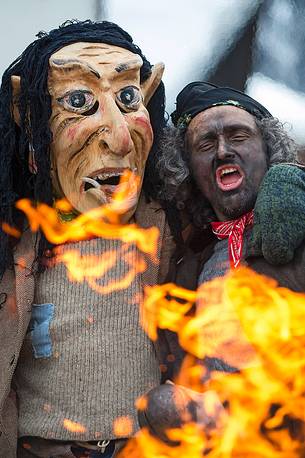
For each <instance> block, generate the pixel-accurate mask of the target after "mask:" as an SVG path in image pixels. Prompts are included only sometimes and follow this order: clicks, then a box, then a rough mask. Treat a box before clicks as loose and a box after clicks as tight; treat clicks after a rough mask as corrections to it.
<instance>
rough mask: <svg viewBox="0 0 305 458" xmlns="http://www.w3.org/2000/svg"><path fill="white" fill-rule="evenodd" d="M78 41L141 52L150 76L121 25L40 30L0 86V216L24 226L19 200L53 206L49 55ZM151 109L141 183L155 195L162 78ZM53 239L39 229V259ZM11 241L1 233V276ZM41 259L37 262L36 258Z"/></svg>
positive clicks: (143, 74) (83, 24) (162, 108)
mask: <svg viewBox="0 0 305 458" xmlns="http://www.w3.org/2000/svg"><path fill="white" fill-rule="evenodd" d="M75 42H93V43H94V42H96V43H99V42H100V43H107V44H111V45H114V46H119V47H121V48H125V49H128V50H129V51H131V52H133V53H135V54H138V55H140V56H141V58H142V59H143V66H142V67H141V70H140V80H141V83H142V82H144V81H145V80H146V79H147V78H148V77H149V76H150V75H151V67H152V66H151V64H150V63H149V61H148V60H147V59H146V57H145V56H144V55H143V54H142V51H141V49H140V48H139V47H138V46H137V45H135V44H134V43H133V40H132V38H131V36H130V35H129V34H128V33H127V32H125V31H124V30H123V29H121V28H120V27H119V26H118V25H116V24H114V23H112V22H108V21H103V22H92V21H90V20H87V21H77V20H72V21H66V22H65V23H64V24H62V25H61V26H60V27H59V28H57V29H54V30H51V31H50V32H49V33H46V32H40V33H39V34H38V35H37V40H35V41H34V42H33V43H31V44H30V45H29V46H28V47H27V48H26V50H25V51H24V52H23V53H22V55H21V56H20V57H18V58H17V59H16V60H15V61H14V62H13V63H12V64H11V65H10V66H9V68H8V69H7V70H6V71H5V73H4V75H3V78H2V85H1V89H0V221H1V223H3V222H6V223H8V224H9V225H12V226H14V227H18V228H21V230H23V229H24V224H25V221H24V217H23V216H22V215H20V214H19V213H18V211H17V210H16V209H15V203H16V201H17V200H18V199H20V198H23V197H28V198H30V199H32V200H33V201H35V202H44V203H46V204H48V205H52V202H53V196H52V183H51V178H50V143H51V142H52V134H51V131H50V128H49V118H50V116H51V97H50V94H49V93H48V65H49V58H50V56H51V55H52V54H54V53H55V52H56V51H58V50H59V49H61V48H63V47H64V46H67V45H68V44H71V43H75ZM12 75H17V76H20V80H21V90H20V96H19V99H18V108H19V113H20V125H18V126H17V124H16V123H15V121H14V117H13V109H12V107H13V102H14V101H13V91H12V84H11V77H12ZM147 109H148V112H149V115H150V120H151V124H152V128H153V131H154V143H153V146H152V150H151V152H150V155H149V158H148V161H147V164H146V171H145V176H144V182H143V189H144V192H145V195H146V197H147V198H148V199H149V198H155V197H156V190H157V188H158V184H159V179H158V177H157V174H156V169H155V164H156V162H157V155H158V144H159V140H160V137H161V134H162V130H163V128H164V126H165V95H164V85H163V83H162V82H161V84H160V85H159V87H158V89H157V90H156V92H155V93H154V95H153V96H152V98H151V100H150V102H149V104H148V107H147ZM30 144H31V145H32V147H33V149H34V151H35V162H36V164H37V173H36V174H35V175H33V174H31V173H30V171H29V166H28V164H29V145H30ZM47 248H49V244H48V242H47V240H46V239H45V237H44V236H43V234H41V237H40V241H39V245H38V250H37V259H38V260H39V259H41V258H42V255H43V253H44V251H45V250H46V249H47ZM12 250H13V245H12V243H11V240H10V238H9V236H8V235H7V234H6V233H4V232H3V231H2V230H1V232H0V275H1V276H2V275H3V273H4V271H5V269H6V268H7V267H9V266H12V265H13V256H12V253H13V251H12ZM38 264H39V263H38Z"/></svg>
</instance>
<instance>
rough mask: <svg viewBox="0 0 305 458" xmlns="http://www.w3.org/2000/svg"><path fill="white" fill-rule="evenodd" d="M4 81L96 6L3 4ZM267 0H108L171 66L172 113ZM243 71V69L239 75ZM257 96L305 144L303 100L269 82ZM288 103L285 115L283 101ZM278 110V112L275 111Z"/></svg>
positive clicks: (153, 55) (72, 0)
mask: <svg viewBox="0 0 305 458" xmlns="http://www.w3.org/2000/svg"><path fill="white" fill-rule="evenodd" d="M0 1H1V3H2V5H1V9H0V11H1V28H0V56H1V59H0V75H1V74H2V72H3V71H4V69H5V68H6V67H7V66H8V65H9V64H10V63H11V62H12V61H13V60H14V59H15V58H16V57H17V56H18V55H19V54H20V53H21V52H22V51H23V50H24V49H25V47H26V46H27V45H28V44H29V43H31V42H32V41H33V40H34V39H35V34H36V33H37V32H38V31H39V30H47V31H48V30H50V29H51V28H54V27H57V26H58V25H59V24H60V23H62V22H63V21H65V20H66V19H72V18H77V19H88V18H90V19H94V14H95V0H10V1H8V0H0ZM260 1H261V0H188V1H186V0H152V1H150V2H149V1H147V0H146V1H145V0H108V2H107V4H106V5H107V8H106V11H107V19H108V20H112V21H113V22H117V23H118V24H119V25H121V26H122V27H123V28H125V29H126V30H127V31H128V32H129V33H130V34H131V35H132V37H133V38H134V41H135V43H138V44H139V46H140V47H141V49H142V50H143V52H144V53H145V55H146V56H147V58H148V59H149V60H150V62H152V63H156V62H159V61H163V62H164V63H165V74H164V82H165V87H166V93H167V110H168V111H169V112H171V111H172V110H173V109H174V100H175V96H176V95H177V93H178V92H179V91H180V90H181V89H182V87H183V86H184V85H185V84H187V83H188V82H190V81H193V80H196V79H199V78H200V76H201V75H202V74H203V71H204V70H205V69H209V68H210V67H211V66H213V64H215V56H217V54H218V52H219V49H223V48H225V47H229V46H230V45H231V43H232V42H233V40H234V38H235V36H236V33H237V31H238V30H240V27H242V26H243V25H244V24H245V23H246V22H247V19H248V18H249V17H250V16H251V15H252V13H253V12H254V11H255V9H256V8H257V5H258V3H259V2H260ZM236 71H238V69H236ZM248 87H249V90H250V92H251V94H253V95H254V96H257V98H258V99H259V100H260V101H261V102H262V103H263V104H264V103H265V104H266V106H267V108H269V109H270V111H271V112H272V113H274V114H275V115H276V116H279V117H280V119H281V120H282V121H288V122H290V123H292V124H293V125H294V128H295V132H296V136H297V137H298V139H299V140H302V141H304V142H305V129H303V113H304V110H303V108H305V106H303V100H304V97H303V98H301V99H300V100H301V102H302V103H296V102H297V99H299V94H296V93H293V91H291V90H289V89H288V88H286V89H287V90H286V89H285V87H283V86H282V85H279V84H277V83H274V82H273V81H272V80H269V81H268V82H267V83H266V80H265V79H264V78H260V77H254V78H253V79H252V82H251V81H250V82H249V86H248ZM283 97H285V99H286V100H287V103H285V109H284V110H283V109H282V110H280V108H281V107H280V105H281V104H279V103H278V101H279V100H283ZM273 108H274V109H273Z"/></svg>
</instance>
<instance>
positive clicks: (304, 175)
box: [247, 164, 305, 265]
mask: <svg viewBox="0 0 305 458" xmlns="http://www.w3.org/2000/svg"><path fill="white" fill-rule="evenodd" d="M304 239H305V168H300V167H297V166H294V165H285V164H278V165H275V166H272V167H271V168H270V170H268V172H267V174H266V175H265V177H264V179H263V182H262V184H261V186H260V190H259V193H258V196H257V200H256V204H255V207H254V226H253V230H252V234H251V237H250V240H249V243H248V247H247V248H248V250H247V252H248V255H250V256H263V257H264V258H265V259H266V261H268V262H269V263H270V264H275V265H279V264H286V263H288V262H289V261H291V260H292V259H293V256H294V252H295V250H296V249H297V248H298V246H299V245H300V244H301V243H302V241H303V240H304Z"/></svg>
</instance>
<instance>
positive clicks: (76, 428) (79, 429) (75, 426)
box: [63, 418, 87, 434]
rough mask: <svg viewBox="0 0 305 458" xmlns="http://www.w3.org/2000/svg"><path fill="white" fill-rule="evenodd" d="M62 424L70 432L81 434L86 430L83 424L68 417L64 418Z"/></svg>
mask: <svg viewBox="0 0 305 458" xmlns="http://www.w3.org/2000/svg"><path fill="white" fill-rule="evenodd" d="M63 426H64V428H65V429H67V430H68V431H70V432H71V433H76V434H83V433H85V432H86V431H87V429H86V428H85V426H83V425H81V424H80V423H77V422H75V421H71V420H69V419H68V418H65V419H64V421H63Z"/></svg>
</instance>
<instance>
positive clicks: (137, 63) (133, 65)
mask: <svg viewBox="0 0 305 458" xmlns="http://www.w3.org/2000/svg"><path fill="white" fill-rule="evenodd" d="M142 65H143V62H142V59H141V60H139V59H135V60H130V61H129V62H122V63H121V64H119V65H117V66H116V67H115V71H116V72H117V73H122V72H127V71H129V70H137V69H138V68H141V67H142Z"/></svg>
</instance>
